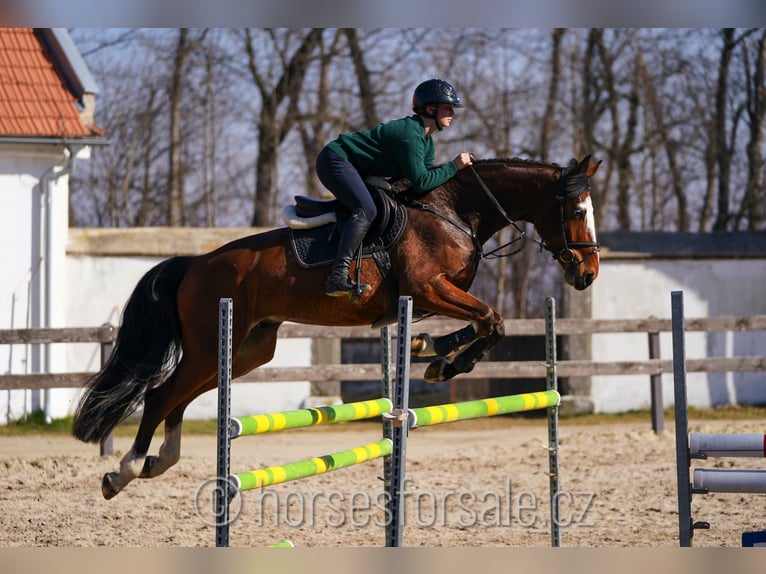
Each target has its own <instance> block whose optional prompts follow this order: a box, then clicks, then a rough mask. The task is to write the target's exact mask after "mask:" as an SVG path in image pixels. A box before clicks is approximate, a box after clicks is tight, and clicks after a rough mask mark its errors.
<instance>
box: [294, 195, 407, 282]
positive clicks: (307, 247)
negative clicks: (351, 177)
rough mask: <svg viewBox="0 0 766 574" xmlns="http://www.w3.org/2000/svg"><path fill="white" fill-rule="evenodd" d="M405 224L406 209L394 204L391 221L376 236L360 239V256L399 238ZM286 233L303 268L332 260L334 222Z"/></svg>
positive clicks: (335, 251)
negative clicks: (361, 240) (361, 241)
mask: <svg viewBox="0 0 766 574" xmlns="http://www.w3.org/2000/svg"><path fill="white" fill-rule="evenodd" d="M406 225H407V211H406V210H405V209H404V207H403V206H401V205H397V206H396V209H395V210H394V217H393V221H392V222H391V224H390V225H389V226H388V227H387V228H386V229H385V230H384V231H383V233H382V234H381V235H380V237H365V238H364V242H363V243H362V257H363V258H365V259H366V258H369V257H372V254H373V253H376V252H378V251H382V250H385V249H388V248H389V247H391V246H392V245H393V244H394V243H396V241H397V240H398V239H399V236H400V235H401V234H402V231H403V230H404V227H405V226H406ZM288 232H289V233H290V247H291V249H292V252H293V256H294V257H295V260H296V261H297V262H298V265H300V266H301V267H303V268H304V269H313V268H315V267H323V266H325V265H331V264H333V263H334V262H335V257H336V256H337V254H338V233H337V231H336V229H335V223H328V224H326V225H322V226H321V227H314V228H312V229H292V228H288Z"/></svg>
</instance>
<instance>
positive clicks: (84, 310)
mask: <svg viewBox="0 0 766 574" xmlns="http://www.w3.org/2000/svg"><path fill="white" fill-rule="evenodd" d="M157 233H158V236H159V235H160V234H161V233H162V231H161V230H158V232H157ZM160 260H161V258H159V257H116V256H112V257H93V256H71V255H70V256H69V257H68V258H67V274H68V282H69V291H70V293H71V294H72V296H71V297H70V299H69V302H68V304H67V322H68V325H69V326H70V327H89V326H98V325H102V324H104V323H111V324H112V325H119V320H120V315H121V313H122V308H123V305H124V304H125V303H126V302H127V300H128V298H129V296H130V294H131V292H132V291H133V288H134V287H135V285H136V283H137V282H138V280H139V279H140V278H141V276H142V275H143V274H144V273H146V272H147V271H148V270H149V269H150V268H151V267H152V266H154V265H155V264H156V263H158V262H159V261H160ZM234 312H235V313H236V309H235V310H234ZM67 347H68V353H67V364H68V366H69V369H70V371H97V370H98V369H99V365H100V350H99V346H98V345H91V344H87V343H79V344H77V345H68V346H67ZM213 352H214V353H215V352H217V349H215V350H213ZM268 365H269V366H309V365H311V339H280V340H279V341H278V343H277V349H276V352H275V357H274V359H273V360H272V361H271V362H270V363H268ZM310 391H311V389H310V383H309V382H307V381H297V382H286V383H236V384H234V385H233V387H232V394H231V405H232V414H233V415H234V416H239V415H247V414H255V413H264V412H271V411H281V410H288V409H297V408H300V407H301V406H302V405H303V402H304V401H305V400H306V399H307V398H308V396H309V395H310ZM66 392H67V393H68V396H67V398H66V400H65V401H63V400H62V401H61V402H60V406H61V407H64V406H65V407H66V409H67V411H69V412H71V411H72V410H73V408H74V406H75V401H76V398H77V396H78V395H79V391H66ZM216 397H217V395H216V393H215V391H211V392H209V393H206V394H204V395H202V396H200V397H199V398H198V399H196V400H195V401H194V402H193V403H192V404H191V405H189V407H188V409H187V411H186V417H187V418H191V419H214V418H215V417H216Z"/></svg>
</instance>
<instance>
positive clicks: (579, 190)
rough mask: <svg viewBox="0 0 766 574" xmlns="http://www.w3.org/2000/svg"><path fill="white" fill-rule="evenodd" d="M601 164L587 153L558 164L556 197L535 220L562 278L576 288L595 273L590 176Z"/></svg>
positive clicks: (589, 279) (594, 275)
mask: <svg viewBox="0 0 766 574" xmlns="http://www.w3.org/2000/svg"><path fill="white" fill-rule="evenodd" d="M600 164H601V162H600V161H599V162H597V163H594V164H592V165H591V163H590V156H587V157H586V158H585V159H583V160H582V161H580V162H577V161H576V160H572V161H571V162H570V163H569V165H568V166H567V167H566V168H561V169H560V172H559V176H558V185H557V189H556V192H555V197H556V201H555V203H554V204H553V207H551V209H550V210H549V211H548V212H547V213H546V215H545V216H544V217H542V218H540V220H538V221H537V222H535V227H536V229H537V231H538V233H539V234H540V236H541V237H542V239H543V247H545V248H546V249H547V250H548V251H550V252H551V253H552V254H553V258H554V259H555V260H556V261H558V263H559V265H561V267H562V269H563V270H564V281H566V282H567V283H568V284H569V285H572V286H573V287H574V288H575V289H578V290H582V289H586V288H587V287H588V286H589V285H590V284H591V283H593V281H594V280H595V279H596V277H597V276H598V264H599V256H598V250H599V246H598V243H597V242H596V221H595V214H594V212H593V204H592V202H591V198H590V181H589V178H590V177H591V176H593V174H594V173H596V170H597V169H598V166H599V165H600Z"/></svg>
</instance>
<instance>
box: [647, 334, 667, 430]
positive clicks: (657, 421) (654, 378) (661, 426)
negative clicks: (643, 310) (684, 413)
mask: <svg viewBox="0 0 766 574" xmlns="http://www.w3.org/2000/svg"><path fill="white" fill-rule="evenodd" d="M648 335H649V359H659V358H660V334H659V333H657V332H650V333H648ZM649 385H650V387H649V393H650V395H651V399H652V430H653V431H654V433H655V434H660V433H662V431H664V430H665V416H664V411H665V407H664V405H663V400H662V374H660V373H655V374H654V375H651V376H650V377H649Z"/></svg>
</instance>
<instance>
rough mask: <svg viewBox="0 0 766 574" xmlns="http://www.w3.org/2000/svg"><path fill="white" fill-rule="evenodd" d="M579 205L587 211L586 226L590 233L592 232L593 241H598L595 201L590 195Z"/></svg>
mask: <svg viewBox="0 0 766 574" xmlns="http://www.w3.org/2000/svg"><path fill="white" fill-rule="evenodd" d="M578 207H579V208H580V209H582V210H584V211H585V227H587V228H588V233H590V236H591V241H593V242H595V241H596V216H595V214H594V213H593V202H592V201H591V200H590V196H588V197H587V198H586V199H585V201H583V202H581V203H580V204H579V205H578Z"/></svg>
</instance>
